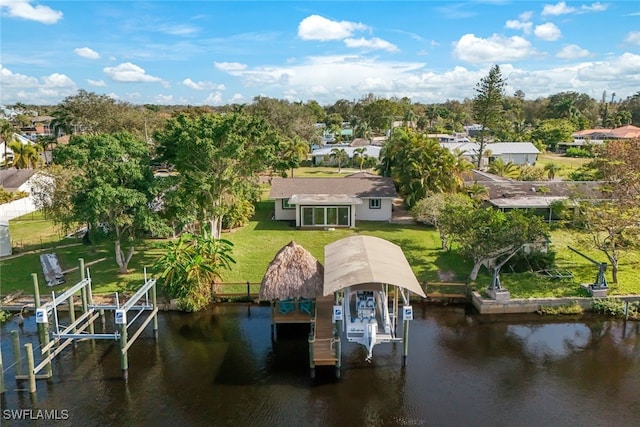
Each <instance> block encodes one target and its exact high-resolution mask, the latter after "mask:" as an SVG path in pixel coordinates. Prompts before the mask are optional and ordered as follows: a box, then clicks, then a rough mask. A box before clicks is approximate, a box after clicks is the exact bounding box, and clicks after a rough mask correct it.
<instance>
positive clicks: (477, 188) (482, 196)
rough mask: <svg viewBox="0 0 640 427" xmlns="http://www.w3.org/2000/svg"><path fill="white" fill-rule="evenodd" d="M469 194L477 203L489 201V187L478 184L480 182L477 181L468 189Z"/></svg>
mask: <svg viewBox="0 0 640 427" xmlns="http://www.w3.org/2000/svg"><path fill="white" fill-rule="evenodd" d="M467 194H468V195H469V197H471V198H472V199H473V200H475V201H477V202H481V201H483V200H488V199H489V190H487V187H485V186H484V185H481V184H478V181H475V182H474V183H473V185H472V186H470V187H467Z"/></svg>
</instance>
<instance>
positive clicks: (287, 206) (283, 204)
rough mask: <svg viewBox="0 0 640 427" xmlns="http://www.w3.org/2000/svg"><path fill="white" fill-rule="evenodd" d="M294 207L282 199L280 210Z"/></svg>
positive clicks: (287, 200)
mask: <svg viewBox="0 0 640 427" xmlns="http://www.w3.org/2000/svg"><path fill="white" fill-rule="evenodd" d="M295 208H296V205H290V204H289V199H282V209H295Z"/></svg>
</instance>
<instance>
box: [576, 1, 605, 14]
mask: <svg viewBox="0 0 640 427" xmlns="http://www.w3.org/2000/svg"><path fill="white" fill-rule="evenodd" d="M608 7H609V5H608V4H604V3H593V4H592V5H590V6H589V5H586V4H583V5H582V6H580V9H581V10H584V11H586V12H604V11H605V10H607V8H608Z"/></svg>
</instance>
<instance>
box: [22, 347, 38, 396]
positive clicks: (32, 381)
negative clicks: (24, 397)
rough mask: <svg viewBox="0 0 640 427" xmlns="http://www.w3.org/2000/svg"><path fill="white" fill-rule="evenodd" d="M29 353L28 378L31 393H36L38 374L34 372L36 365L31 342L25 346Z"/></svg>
mask: <svg viewBox="0 0 640 427" xmlns="http://www.w3.org/2000/svg"><path fill="white" fill-rule="evenodd" d="M24 349H25V351H26V353H27V369H28V372H27V376H28V377H29V393H35V392H36V374H35V372H34V367H35V363H34V362H33V345H32V344H31V343H30V342H29V343H26V344H25V345H24Z"/></svg>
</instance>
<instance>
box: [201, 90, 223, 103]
mask: <svg viewBox="0 0 640 427" xmlns="http://www.w3.org/2000/svg"><path fill="white" fill-rule="evenodd" d="M204 104H206V105H222V104H223V101H222V92H213V93H210V94H209V96H207V98H206V99H205V100H204Z"/></svg>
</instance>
